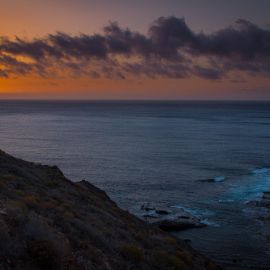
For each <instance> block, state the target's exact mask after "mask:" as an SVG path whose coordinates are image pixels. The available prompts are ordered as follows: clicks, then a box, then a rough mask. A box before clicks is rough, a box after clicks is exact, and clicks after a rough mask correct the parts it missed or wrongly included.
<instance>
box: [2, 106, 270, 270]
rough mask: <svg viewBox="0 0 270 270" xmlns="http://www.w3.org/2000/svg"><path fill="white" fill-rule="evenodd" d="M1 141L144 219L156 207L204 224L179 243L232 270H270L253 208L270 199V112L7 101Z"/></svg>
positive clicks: (269, 243) (263, 227) (265, 232)
mask: <svg viewBox="0 0 270 270" xmlns="http://www.w3.org/2000/svg"><path fill="white" fill-rule="evenodd" d="M0 139H1V144H0V148H1V149H2V150H4V151H6V152H8V153H10V154H12V155H15V156H16V157H20V158H23V159H26V160H30V161H35V162H40V163H44V164H51V165H57V166H58V167H59V168H60V169H61V170H63V172H64V173H65V175H66V176H67V177H68V178H70V179H72V180H73V181H79V180H82V179H85V180H87V181H89V182H91V183H93V184H94V185H96V186H98V187H100V188H102V189H104V190H105V191H106V192H107V193H108V194H109V195H110V197H111V198H112V199H113V200H114V201H116V202H117V204H118V205H119V206H120V207H122V208H124V209H127V210H129V211H130V212H132V213H134V214H136V215H138V216H141V215H142V211H141V205H143V204H145V203H149V204H151V205H153V206H155V205H158V206H166V207H176V208H177V207H179V208H184V209H186V211H189V212H190V213H192V214H194V215H197V216H199V217H201V218H202V220H203V221H204V222H205V223H207V224H208V226H207V227H205V228H200V229H192V230H186V231H182V232H179V233H176V236H177V237H180V238H183V239H189V240H191V245H192V246H193V247H194V248H195V249H197V250H199V251H200V252H201V253H203V254H205V255H206V256H208V257H210V258H212V259H214V260H216V261H218V262H220V263H222V264H224V265H226V266H227V267H228V269H248V268H251V269H270V226H269V223H270V222H269V220H268V221H267V220H263V219H262V218H260V217H262V216H265V215H268V216H269V213H268V212H267V210H266V209H261V208H258V209H254V208H252V209H251V208H250V207H248V206H247V204H246V202H247V201H250V200H254V199H257V198H259V197H260V196H261V194H262V192H264V191H270V143H269V142H270V103H268V102H247V101H246V102H244V101H242V102H236V101H234V102H229V101H226V102H225V101H223V102H221V101H0ZM208 179H214V181H207V180H208ZM205 180H206V181H205ZM266 212H267V213H266Z"/></svg>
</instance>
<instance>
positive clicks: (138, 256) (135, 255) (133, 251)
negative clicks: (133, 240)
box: [121, 244, 144, 263]
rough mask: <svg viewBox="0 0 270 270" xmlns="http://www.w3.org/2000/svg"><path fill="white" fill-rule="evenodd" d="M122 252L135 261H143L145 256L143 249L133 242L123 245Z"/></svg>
mask: <svg viewBox="0 0 270 270" xmlns="http://www.w3.org/2000/svg"><path fill="white" fill-rule="evenodd" d="M121 254H122V255H123V256H124V257H125V258H127V259H128V260H131V261H133V262H135V263H138V262H141V261H142V260H143V258H144V255H143V251H142V249H141V248H140V247H138V246H136V245H132V244H124V245H123V246H122V247H121Z"/></svg>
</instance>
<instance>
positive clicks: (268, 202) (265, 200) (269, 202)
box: [247, 192, 270, 208]
mask: <svg viewBox="0 0 270 270" xmlns="http://www.w3.org/2000/svg"><path fill="white" fill-rule="evenodd" d="M247 205H248V206H252V207H266V208H270V192H264V193H263V195H262V198H261V199H260V200H255V201H249V202H247Z"/></svg>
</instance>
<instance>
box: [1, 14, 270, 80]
mask: <svg viewBox="0 0 270 270" xmlns="http://www.w3.org/2000/svg"><path fill="white" fill-rule="evenodd" d="M235 72H241V73H244V74H245V73H247V74H249V75H260V76H269V75H270V29H268V28H262V27H259V26H257V25H255V24H253V23H251V22H249V21H246V20H238V21H236V22H235V23H234V24H233V25H231V26H229V27H227V28H224V29H221V30H219V31H217V32H214V33H211V34H205V33H203V32H201V33H195V32H194V31H192V30H191V29H190V28H189V27H188V25H187V24H186V22H185V20H184V19H183V18H176V17H160V18H158V19H157V20H156V21H154V22H153V24H152V25H151V26H150V27H149V30H148V33H147V34H145V35H144V34H141V33H138V32H134V31H131V30H130V29H128V28H122V27H120V26H119V25H118V23H114V22H113V23H110V24H109V25H108V26H106V27H104V29H103V32H102V33H100V34H93V35H86V34H80V35H77V36H74V35H69V34H66V33H61V32H58V33H55V34H51V35H48V36H46V37H44V38H37V39H33V40H26V39H22V38H19V37H16V38H15V39H10V38H7V37H1V38H0V77H13V76H27V75H30V74H31V75H35V76H42V77H57V76H76V77H77V76H78V77H79V76H89V77H91V78H101V77H105V78H118V79H125V78H127V77H130V76H141V77H151V78H154V77H168V78H186V77H189V76H198V77H203V78H205V79H209V80H217V79H220V78H223V77H224V76H226V77H227V76H230V74H231V73H235Z"/></svg>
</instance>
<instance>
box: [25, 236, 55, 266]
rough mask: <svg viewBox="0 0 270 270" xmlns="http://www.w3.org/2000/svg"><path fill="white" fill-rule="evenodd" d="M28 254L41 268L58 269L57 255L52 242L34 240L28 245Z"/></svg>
mask: <svg viewBox="0 0 270 270" xmlns="http://www.w3.org/2000/svg"><path fill="white" fill-rule="evenodd" d="M28 254H29V255H30V257H31V261H32V262H33V264H34V265H36V266H37V267H39V268H40V269H46V270H47V269H57V267H58V264H57V255H56V252H55V251H54V248H53V246H52V245H51V243H50V242H48V241H45V240H33V241H31V242H30V243H29V245H28Z"/></svg>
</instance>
